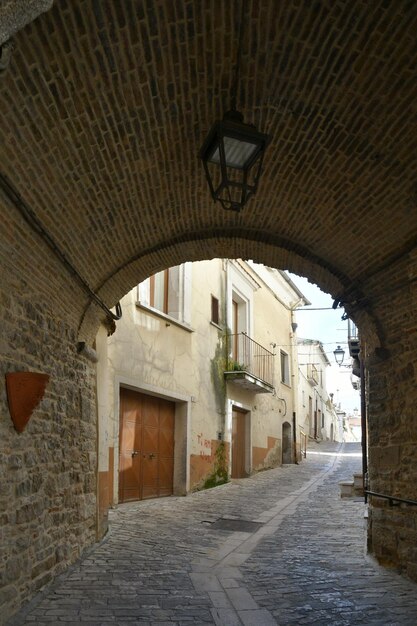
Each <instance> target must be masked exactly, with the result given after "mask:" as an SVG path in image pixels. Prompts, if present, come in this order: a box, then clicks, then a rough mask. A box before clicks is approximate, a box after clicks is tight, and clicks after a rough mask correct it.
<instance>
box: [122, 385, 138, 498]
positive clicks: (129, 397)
mask: <svg viewBox="0 0 417 626" xmlns="http://www.w3.org/2000/svg"><path fill="white" fill-rule="evenodd" d="M133 394H134V392H131V391H130V390H128V389H122V390H121V392H120V456H119V499H120V501H121V502H128V501H130V500H138V499H139V498H140V493H141V456H140V447H141V442H140V440H141V417H140V413H141V412H140V404H138V400H137V398H136V397H135V396H134V395H133Z"/></svg>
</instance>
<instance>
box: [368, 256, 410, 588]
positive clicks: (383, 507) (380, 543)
mask: <svg viewBox="0 0 417 626" xmlns="http://www.w3.org/2000/svg"><path fill="white" fill-rule="evenodd" d="M395 269H396V270H397V272H398V274H397V275H398V276H400V277H401V278H402V281H404V279H405V277H410V278H413V277H414V278H415V277H416V276H417V259H416V255H415V254H414V255H410V256H409V258H407V259H406V260H404V261H403V262H402V263H401V266H400V267H398V265H397V267H396V268H395ZM389 271H390V272H391V273H392V272H393V268H390V269H389ZM382 285H384V283H382ZM380 289H381V285H380ZM381 291H385V289H384V287H383V286H382V289H381ZM416 311H417V283H416V282H414V283H411V285H410V284H409V285H404V287H403V288H402V289H398V290H396V291H394V290H392V291H391V290H388V292H386V293H384V296H383V298H382V299H381V301H380V310H379V311H378V313H379V317H380V319H381V320H383V325H384V329H385V330H386V345H387V346H388V347H389V350H390V357H389V358H388V359H387V360H386V361H383V362H382V363H380V364H377V365H374V366H373V367H372V368H371V370H370V376H369V379H370V380H369V404H370V429H369V448H370V486H371V489H372V490H373V491H376V492H380V493H386V494H388V495H394V496H398V497H400V498H406V499H411V500H416V501H417V452H416V451H417V412H416V405H417V319H416ZM369 541H370V547H371V549H372V550H373V552H374V553H375V555H376V556H377V557H378V558H379V560H380V561H381V562H382V563H386V564H388V565H391V566H398V564H401V567H402V569H403V570H404V571H406V573H407V574H408V575H409V576H410V577H412V578H413V579H414V580H417V547H416V546H417V507H411V506H403V507H401V508H399V507H390V506H389V503H388V502H387V501H384V500H380V499H377V498H374V499H373V510H372V513H371V517H370V538H369Z"/></svg>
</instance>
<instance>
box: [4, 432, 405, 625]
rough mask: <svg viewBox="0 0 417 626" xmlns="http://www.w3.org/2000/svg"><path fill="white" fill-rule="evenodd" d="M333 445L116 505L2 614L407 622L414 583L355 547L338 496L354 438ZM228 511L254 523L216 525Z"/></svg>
mask: <svg viewBox="0 0 417 626" xmlns="http://www.w3.org/2000/svg"><path fill="white" fill-rule="evenodd" d="M339 448H340V447H339V446H338V445H336V444H324V443H322V444H315V445H313V446H310V448H309V453H308V456H307V460H305V461H303V463H301V464H300V465H289V466H284V467H282V468H277V469H274V470H270V471H267V472H261V473H259V474H256V475H255V476H252V477H251V478H248V479H244V480H238V481H233V482H232V483H229V484H227V485H224V486H222V487H218V488H216V489H211V490H208V491H204V492H199V493H195V494H192V495H190V496H188V497H186V498H176V497H172V498H165V499H160V500H148V501H145V502H138V503H133V504H126V505H120V506H119V507H117V508H116V509H115V510H114V511H112V512H111V531H110V533H109V535H108V537H107V538H106V539H105V540H104V541H103V542H102V543H101V544H100V545H98V546H96V547H95V548H94V549H92V550H91V551H90V552H89V554H88V555H87V556H85V558H84V559H83V560H82V561H80V562H79V563H78V564H77V565H75V566H73V567H72V568H70V570H69V571H68V572H66V573H65V574H63V575H62V576H60V577H59V578H58V579H57V580H56V581H55V583H54V584H53V585H52V586H51V587H49V588H48V589H47V590H46V591H44V592H43V593H41V594H39V595H38V596H37V597H36V598H35V599H34V600H33V601H32V602H31V603H30V604H29V605H28V606H27V607H26V608H25V609H24V610H22V611H21V612H20V613H19V614H17V615H16V616H15V617H14V618H12V620H9V622H8V624H9V625H10V626H20V625H23V624H36V625H38V626H42V625H45V626H47V625H48V626H50V625H51V624H57V625H59V626H62V625H67V626H72V625H74V624H84V625H88V624H91V625H94V626H98V625H102V626H109V624H117V625H118V626H132V625H133V624H141V625H142V626H143V625H144V624H147V625H148V626H168V625H169V626H172V625H173V624H177V625H178V626H190V625H192V624H200V625H202V624H205V625H207V624H215V625H223V626H234V625H239V626H242V625H243V626H269V625H276V624H278V625H280V626H287V625H288V626H289V625H292V626H295V625H297V626H298V625H300V626H301V625H303V624H308V625H310V624H315V625H316V626H325V625H332V626H338V625H350V624H363V625H366V626H377V625H378V626H383V625H386V626H400V625H401V626H416V624H417V585H415V584H414V583H412V582H410V581H408V580H406V579H404V578H401V577H399V576H398V575H397V574H395V573H394V572H392V571H388V570H384V569H382V568H380V567H379V566H377V565H376V564H375V563H374V562H373V561H372V560H371V559H370V558H369V557H367V556H366V555H365V524H364V513H365V505H364V503H363V501H362V502H361V501H360V500H346V499H344V500H341V499H340V497H339V488H338V482H339V481H340V480H343V479H345V478H350V477H352V475H353V473H354V472H355V471H358V470H360V466H361V459H360V450H359V447H358V446H357V445H356V444H345V446H344V447H343V448H342V450H341V451H339ZM219 519H226V520H228V521H227V522H218V523H217V524H216V523H215V522H216V521H217V520H219ZM238 520H250V521H252V522H258V524H257V525H255V524H254V525H252V526H253V527H252V526H251V525H250V524H249V525H247V528H245V529H244V532H242V531H239V530H233V529H230V528H229V529H227V528H222V526H223V527H227V526H229V527H233V526H234V525H236V524H239V521H238Z"/></svg>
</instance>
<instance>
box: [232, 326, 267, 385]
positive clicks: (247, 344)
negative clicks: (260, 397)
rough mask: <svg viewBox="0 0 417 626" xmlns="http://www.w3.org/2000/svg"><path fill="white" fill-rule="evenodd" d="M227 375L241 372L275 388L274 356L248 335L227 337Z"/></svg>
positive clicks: (241, 334) (239, 334)
mask: <svg viewBox="0 0 417 626" xmlns="http://www.w3.org/2000/svg"><path fill="white" fill-rule="evenodd" d="M227 344H228V346H227V353H228V354H229V355H230V356H229V358H228V362H227V366H226V367H227V372H226V373H227V374H231V373H235V374H237V375H238V373H239V372H244V373H247V374H249V375H251V376H254V377H255V378H257V379H258V380H260V381H261V382H263V383H266V384H267V385H269V386H270V387H273V385H274V383H273V358H274V355H273V353H272V352H270V350H267V349H266V348H264V347H263V346H261V344H259V343H258V342H257V341H254V340H253V339H251V338H250V337H249V336H248V335H247V334H246V333H237V334H235V335H227Z"/></svg>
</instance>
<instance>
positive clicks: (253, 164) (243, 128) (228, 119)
mask: <svg viewBox="0 0 417 626" xmlns="http://www.w3.org/2000/svg"><path fill="white" fill-rule="evenodd" d="M227 138H229V139H232V140H233V141H234V142H235V145H236V142H238V143H239V142H241V143H242V146H243V144H253V146H254V149H253V151H252V152H251V153H250V155H249V156H248V157H247V158H246V160H244V161H243V162H242V163H232V162H230V160H229V161H228V154H227V150H226V148H225V139H227ZM270 140H271V137H270V136H269V135H266V134H264V133H260V132H259V131H257V130H256V128H255V127H254V126H253V125H252V124H245V123H244V122H243V115H242V114H241V113H239V112H238V111H236V110H232V111H228V112H227V113H225V115H224V117H223V120H221V121H217V122H215V123H214V124H213V126H212V127H211V129H210V131H209V133H208V135H207V137H206V139H205V141H204V143H203V145H202V147H201V149H200V158H201V160H202V162H203V166H204V171H205V174H206V178H207V182H208V185H209V188H210V192H211V195H212V198H213V200H214V201H217V200H218V201H219V202H220V203H221V205H222V206H223V208H224V209H226V210H228V211H237V212H239V211H241V209H243V207H244V206H245V204H246V203H247V201H248V200H249V198H251V197H252V196H253V195H254V194H255V193H256V190H257V188H258V182H259V178H260V175H261V171H262V163H263V158H264V154H265V150H266V147H267V146H268V144H269V142H270ZM209 163H211V164H214V165H217V166H218V167H219V171H218V173H220V178H219V180H220V183H219V184H217V182H216V183H215V182H214V177H212V174H211V172H210V169H209ZM236 172H238V173H239V174H238V177H236ZM232 173H233V175H234V178H233V177H232V176H231V174H232ZM236 191H237V193H236Z"/></svg>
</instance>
